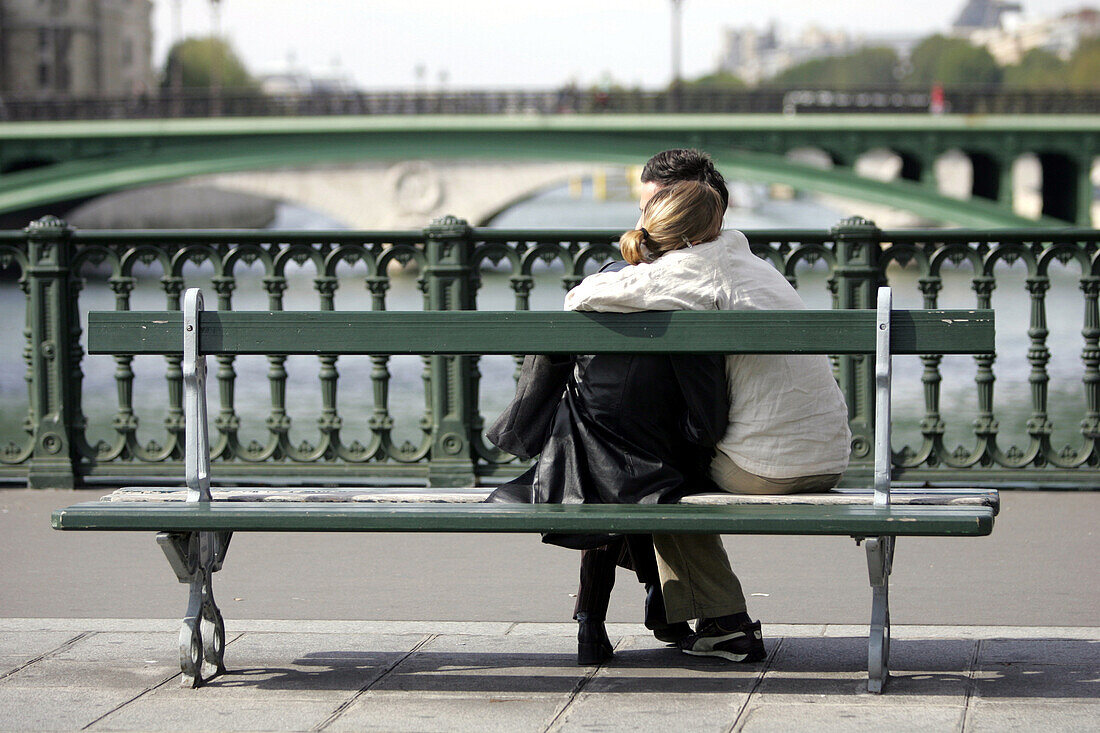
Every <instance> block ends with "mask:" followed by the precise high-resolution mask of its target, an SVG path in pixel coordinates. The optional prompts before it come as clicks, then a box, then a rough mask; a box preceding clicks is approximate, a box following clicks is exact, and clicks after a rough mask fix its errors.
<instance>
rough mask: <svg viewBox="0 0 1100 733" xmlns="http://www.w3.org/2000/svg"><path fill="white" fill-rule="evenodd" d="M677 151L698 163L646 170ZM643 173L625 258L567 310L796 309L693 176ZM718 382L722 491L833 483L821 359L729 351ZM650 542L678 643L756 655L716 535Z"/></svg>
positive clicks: (841, 421) (835, 450)
mask: <svg viewBox="0 0 1100 733" xmlns="http://www.w3.org/2000/svg"><path fill="white" fill-rule="evenodd" d="M680 159H691V160H694V161H695V162H693V165H696V166H700V165H702V164H700V163H698V160H700V159H701V160H703V161H705V162H706V163H709V158H708V157H707V156H706V155H705V154H703V153H699V152H698V151H682V150H676V151H665V152H664V153H660V154H658V155H657V156H654V158H652V159H650V162H649V163H647V169H648V168H649V167H650V165H652V164H654V163H655V162H656V163H657V166H656V167H662V166H664V164H665V163H667V162H669V161H675V160H680ZM665 167H667V166H665ZM702 167H705V165H703V166H702ZM649 180H650V183H648V184H647V183H646V181H647V177H646V172H645V170H643V173H642V181H643V194H642V199H643V200H642V204H643V206H642V218H641V220H640V221H639V224H638V229H636V230H634V231H632V232H628V233H627V234H626V235H625V236H624V241H625V246H624V256H627V257H628V258H629V259H630V260H631V261H632V262H634V263H635V264H634V266H633V267H624V268H622V269H621V270H618V271H616V272H602V273H598V274H596V275H592V276H591V277H587V278H585V279H584V280H583V281H582V282H581V283H580V284H579V285H577V287H575V288H573V289H572V290H571V291H569V293H568V294H567V295H566V297H565V307H566V309H567V310H590V311H606V312H618V313H627V312H633V311H653V310H656V311H663V310H802V309H804V308H805V307H806V306H805V305H804V304H803V303H802V299H801V298H800V297H799V296H798V293H796V292H795V290H794V288H793V287H792V286H791V284H790V283H789V282H788V281H787V279H786V278H785V277H784V276H783V274H782V273H780V272H778V271H777V270H776V269H775V268H774V267H772V266H771V265H770V264H769V263H768V262H765V261H764V260H762V259H760V258H759V257H757V256H755V255H754V254H753V253H752V251H751V249H750V248H749V242H748V239H747V238H746V237H745V235H744V234H742V233H741V232H739V231H736V230H724V231H723V230H721V224H720V223H716V221H715V219H714V218H713V217H712V216H711V214H710V212H711V210H712V206H711V204H710V203H709V202H707V199H708V196H707V194H706V193H705V192H703V191H701V190H700V188H702V187H705V186H704V184H702V183H682V182H667V183H666V182H664V181H661V180H660V179H649ZM703 180H709V179H703ZM647 186H648V188H647ZM648 194H652V196H651V197H650V198H649V200H648V201H646V200H645V197H646V195H648ZM689 212H694V214H692V213H689ZM719 221H720V217H719ZM725 381H726V385H725V386H726V389H727V397H728V404H729V415H728V422H727V427H726V428H725V432H724V434H723V435H722V436H721V438H720V439H719V441H718V443H717V446H716V448H717V450H716V451H715V452H714V454H713V455H714V457H713V460H712V461H711V464H710V466H709V476H710V479H712V480H713V481H714V483H715V484H717V486H719V487H720V488H721V489H723V490H725V491H728V492H731V493H746V494H789V493H795V492H808V491H825V490H828V489H830V488H832V487H834V486H836V485H837V483H838V482H839V480H840V476H841V474H842V473H843V471H844V470H845V468H846V467H847V465H848V455H849V451H850V442H851V432H850V430H849V428H848V409H847V406H846V405H845V402H844V396H843V394H842V393H841V392H840V388H839V387H838V386H837V383H836V380H835V379H834V378H833V374H832V368H831V366H830V364H829V360H828V358H827V357H825V356H822V355H783V354H737V355H730V356H726V357H725ZM653 544H654V547H655V549H656V552H657V561H658V562H657V565H658V570H659V572H660V578H661V585H662V589H663V594H664V605H665V611H666V613H667V617H666V621H667V622H669V623H670V624H674V625H675V624H677V623H679V622H683V621H687V620H690V619H697V620H698V621H697V624H696V627H695V633H693V634H691V635H690V636H688V637H686V638H684V639H683V640H681V641H680V643H679V646H680V649H681V650H682V651H684V652H685V653H687V654H693V655H701V656H716V657H722V658H725V659H729V660H731V661H736V662H751V661H756V660H759V659H762V658H763V657H764V656H765V649H764V644H763V640H762V636H761V631H760V623H759V622H755V621H752V620H751V619H750V617H749V616H748V613H747V609H746V605H745V597H744V593H743V592H742V589H741V584H740V582H739V581H738V580H737V576H736V575H734V573H733V570H732V568H731V567H730V563H729V559H728V558H727V557H726V552H725V549H724V548H723V546H722V543H721V538H720V537H718V536H717V535H654V537H653Z"/></svg>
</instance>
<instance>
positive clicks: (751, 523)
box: [53, 501, 993, 537]
mask: <svg viewBox="0 0 1100 733" xmlns="http://www.w3.org/2000/svg"><path fill="white" fill-rule="evenodd" d="M53 526H54V528H55V529H67V530H81V529H85V530H141V531H154V532H265V531H271V532H615V533H628V534H629V533H635V534H648V533H652V532H661V533H667V534H677V533H687V534H710V533H719V534H797V535H851V536H855V537H873V536H899V535H906V536H910V535H911V536H981V535H987V534H990V533H991V532H992V531H993V510H992V508H990V507H960V506H913V505H909V506H905V505H891V506H874V505H870V504H868V505H853V504H848V505H829V504H819V505H813V504H787V505H773V504H739V505H738V504H732V505H725V506H713V505H712V506H689V505H682V506H674V505H652V504H651V505H641V504H614V505H608V504H444V503H434V504H420V503H370V504H364V503H358V504H356V503H337V502H300V503H298V502H287V503H272V502H221V503H219V502H216V501H215V502H209V503H207V502H202V503H196V502H192V503H187V502H160V503H158V502H99V501H92V502H85V503H83V504H76V505H73V506H70V507H68V508H65V509H58V510H57V511H55V512H54V514H53Z"/></svg>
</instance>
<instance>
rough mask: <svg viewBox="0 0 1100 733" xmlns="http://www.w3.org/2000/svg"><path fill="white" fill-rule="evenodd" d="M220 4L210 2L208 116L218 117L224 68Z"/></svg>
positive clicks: (216, 0)
mask: <svg viewBox="0 0 1100 733" xmlns="http://www.w3.org/2000/svg"><path fill="white" fill-rule="evenodd" d="M221 10H222V4H221V0H210V25H211V26H212V33H211V35H212V36H213V38H212V39H211V44H210V46H211V52H212V53H211V60H210V63H211V68H210V114H211V116H213V117H219V116H220V115H221V113H222V74H223V72H224V69H223V67H224V66H225V59H224V58H223V57H224V55H225V54H224V51H225V47H224V46H223V44H222V13H221Z"/></svg>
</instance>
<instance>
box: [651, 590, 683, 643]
mask: <svg viewBox="0 0 1100 733" xmlns="http://www.w3.org/2000/svg"><path fill="white" fill-rule="evenodd" d="M645 590H646V595H645V627H646V628H647V629H649V630H650V631H652V632H653V636H655V637H656V638H657V641H663V642H665V643H666V644H679V643H680V641H681V640H683V639H685V638H687V637H689V636H691V633H692V632H691V626H689V625H688V623H687V622H686V621H680V622H677V623H674V624H670V623H669V622H668V617H667V616H665V599H664V597H663V596H662V595H661V586H660V585H659V584H657V583H646V586H645Z"/></svg>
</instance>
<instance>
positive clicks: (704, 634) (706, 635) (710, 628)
mask: <svg viewBox="0 0 1100 733" xmlns="http://www.w3.org/2000/svg"><path fill="white" fill-rule="evenodd" d="M680 650H681V651H682V652H684V653H685V654H691V655H694V656H697V657H722V658H723V659H728V660H730V661H731V662H759V661H760V660H762V659H764V658H765V657H767V656H768V653H767V651H766V650H765V649H764V639H763V637H762V636H761V635H760V622H759V621H753V622H752V623H751V624H748V625H746V626H742V627H740V628H737V629H733V630H729V629H725V628H723V627H722V626H721V624H719V623H718V622H717V621H715V620H714V619H702V620H700V621H699V625H698V627H697V628H696V630H695V633H694V634H692V635H691V636H689V637H687V638H686V639H684V640H683V641H681V642H680Z"/></svg>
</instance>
